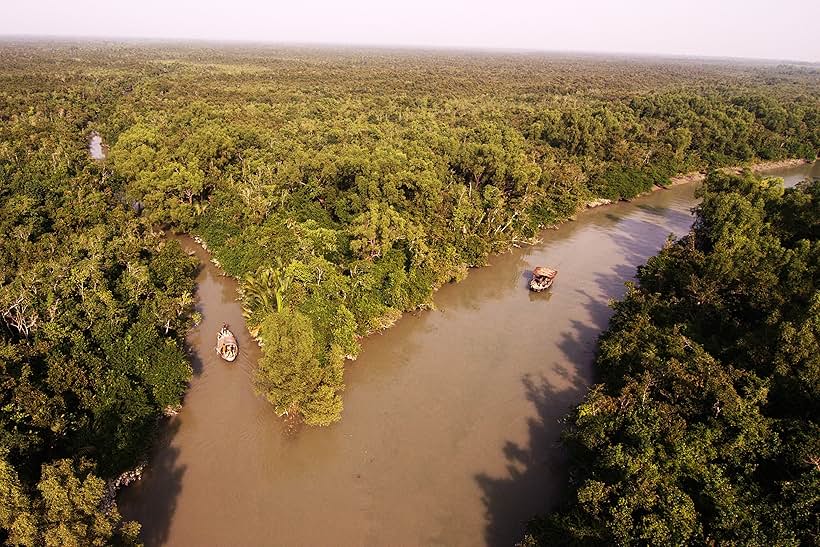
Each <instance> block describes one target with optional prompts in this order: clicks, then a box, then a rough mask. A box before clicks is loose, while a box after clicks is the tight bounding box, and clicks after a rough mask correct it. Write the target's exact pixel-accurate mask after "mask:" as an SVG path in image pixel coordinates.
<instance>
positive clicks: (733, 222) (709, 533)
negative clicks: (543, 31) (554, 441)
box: [530, 172, 820, 545]
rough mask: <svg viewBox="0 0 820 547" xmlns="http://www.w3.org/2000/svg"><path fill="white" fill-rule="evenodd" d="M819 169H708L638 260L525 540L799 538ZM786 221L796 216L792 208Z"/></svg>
mask: <svg viewBox="0 0 820 547" xmlns="http://www.w3.org/2000/svg"><path fill="white" fill-rule="evenodd" d="M818 189H820V181H817V180H815V181H813V182H806V183H802V184H800V185H798V186H797V187H795V188H792V189H789V190H786V191H785V192H784V190H783V187H782V181H780V180H777V179H765V178H764V179H760V178H758V177H755V176H753V175H751V174H750V173H748V172H746V173H743V174H741V175H739V176H734V175H726V174H721V173H719V172H713V173H712V174H710V176H709V178H708V179H707V181H706V184H705V186H704V187H703V189H702V191H701V195H702V198H703V201H702V203H701V205H700V206H699V208H698V210H697V220H696V222H695V225H694V228H693V231H692V233H691V234H690V235H689V236H687V237H685V238H683V239H682V240H680V241H678V242H671V243H670V244H669V245H668V246H667V247H665V248H664V249H663V250H662V251H661V252H660V253H659V254H658V255H657V256H656V257H654V258H652V259H650V260H649V262H648V263H647V264H646V265H645V266H643V267H641V268H640V269H639V271H638V279H639V285H638V286H631V287H630V288H629V291H628V293H627V295H626V297H625V298H624V300H622V301H621V302H618V303H616V304H615V314H614V316H613V317H612V319H611V322H610V326H609V329H608V330H607V331H606V332H605V333H604V334H603V335H602V336H601V339H600V342H599V353H598V357H597V361H596V364H597V367H598V369H599V371H600V373H601V380H602V382H603V383H602V384H600V385H597V386H595V387H594V388H593V389H592V390H591V391H590V393H589V394H588V395H587V397H586V399H585V400H584V401H583V402H582V403H581V404H580V405H578V407H577V408H576V409H575V410H574V412H573V413H572V414H571V416H570V418H569V428H568V431H567V432H566V434H565V443H566V444H567V446H568V447H569V448H570V450H571V452H572V462H573V466H574V473H573V477H574V480H573V490H574V496H573V499H571V501H570V503H568V504H567V505H566V506H565V507H564V508H562V509H561V510H559V511H558V512H555V513H553V514H551V515H549V516H547V517H545V518H541V519H536V520H535V521H534V522H533V523H532V524H531V526H530V540H531V541H533V542H534V541H536V540H537V542H538V543H539V544H544V545H553V544H596V545H609V544H653V545H669V544H675V545H681V544H701V543H716V544H743V545H798V544H807V545H811V544H813V542H815V541H816V539H817V537H818V531H820V518H818V515H820V511H819V509H820V497H818V492H820V489H819V488H818V487H820V467H818V462H820V459H818V454H819V452H818V450H820V422H818V416H820V389H818V386H820V287H818V286H817V280H818V279H820V240H818V238H817V235H818V234H817V232H816V231H813V230H812V229H811V228H809V227H810V226H813V227H816V225H817V222H818V221H820V215H818V209H817V201H816V196H817V193H818ZM796 219H800V220H796Z"/></svg>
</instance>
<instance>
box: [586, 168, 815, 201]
mask: <svg viewBox="0 0 820 547" xmlns="http://www.w3.org/2000/svg"><path fill="white" fill-rule="evenodd" d="M810 163H814V162H813V161H809V160H805V159H799V158H789V159H785V160H776V161H760V162H755V163H752V164H749V165H738V166H733V167H723V168H721V171H724V172H726V173H734V174H739V173H741V172H742V171H743V170H744V169H751V170H752V172H754V173H758V174H761V173H766V172H767V171H775V170H778V169H789V168H791V167H797V166H800V165H806V164H810ZM704 180H706V172H705V171H690V172H688V173H681V174H679V175H675V176H674V177H672V178H670V179H669V184H668V185H666V186H653V187H652V189H651V190H649V191H648V192H643V193H642V194H638V195H637V196H635V197H634V198H632V199H637V198H640V197H643V196H646V195H649V194H651V193H652V192H659V191H661V190H668V189H669V188H672V187H673V186H680V185H681V184H692V183H696V182H703V181H704ZM621 201H631V200H621ZM612 203H614V202H613V200H611V199H606V198H597V199H594V200H592V201H590V202H588V203H587V204H586V209H595V208H596V207H602V206H604V205H610V204H612Z"/></svg>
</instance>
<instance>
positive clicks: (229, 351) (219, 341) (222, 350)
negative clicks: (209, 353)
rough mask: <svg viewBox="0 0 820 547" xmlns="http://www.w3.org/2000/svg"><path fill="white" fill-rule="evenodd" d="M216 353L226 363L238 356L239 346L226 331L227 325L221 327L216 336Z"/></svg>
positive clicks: (228, 331)
mask: <svg viewBox="0 0 820 547" xmlns="http://www.w3.org/2000/svg"><path fill="white" fill-rule="evenodd" d="M216 352H217V353H218V354H219V356H220V357H222V358H223V359H225V360H226V361H228V362H231V361H233V360H234V359H236V356H237V355H239V346H238V345H237V343H236V337H235V336H234V335H233V333H232V332H231V331H230V329H228V325H227V324H225V325H222V328H221V329H220V331H219V334H217V335H216Z"/></svg>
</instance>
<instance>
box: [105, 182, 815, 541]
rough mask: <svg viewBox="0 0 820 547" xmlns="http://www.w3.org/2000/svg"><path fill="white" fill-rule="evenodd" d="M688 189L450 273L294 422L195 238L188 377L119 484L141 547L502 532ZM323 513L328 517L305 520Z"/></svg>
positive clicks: (556, 459)
mask: <svg viewBox="0 0 820 547" xmlns="http://www.w3.org/2000/svg"><path fill="white" fill-rule="evenodd" d="M819 167H820V166H819ZM806 173H807V171H805V172H804V171H801V172H800V175H799V177H797V176H791V179H792V182H793V181H794V180H795V179H796V178H802V177H803V176H804V175H805V174H806ZM784 176H789V175H788V174H786V175H784ZM693 193H694V189H693V187H692V186H685V185H682V186H679V187H674V188H670V189H669V190H668V191H666V192H655V193H652V194H651V195H648V196H645V197H644V198H642V199H640V200H635V201H633V202H631V203H630V202H620V203H616V204H613V205H612V206H611V207H606V208H601V209H597V210H593V211H589V212H587V213H586V214H583V215H579V216H578V219H577V220H576V221H575V222H566V223H564V224H562V225H561V226H560V227H559V228H558V229H557V230H550V231H549V232H544V233H543V241H541V242H540V243H538V244H535V245H531V246H526V247H522V248H519V249H514V250H512V251H511V252H507V253H501V254H497V255H494V256H492V257H490V260H489V265H488V267H484V268H475V269H473V270H472V271H471V272H470V275H469V276H467V278H466V279H465V280H464V281H462V282H460V283H452V284H447V285H445V286H443V287H442V288H441V290H439V291H438V292H437V293H436V295H435V304H436V308H435V310H432V311H428V312H425V313H407V314H404V316H403V317H402V318H401V319H400V320H399V321H398V322H397V323H396V325H395V326H393V327H392V328H391V329H390V330H389V331H387V332H385V334H384V336H370V337H368V338H366V339H365V340H363V349H362V352H361V354H360V355H359V359H358V361H357V364H356V366H350V367H348V368H347V369H346V370H345V383H346V385H347V390H346V393H345V413H344V419H343V420H342V421H340V422H338V423H336V424H333V425H332V426H330V427H327V428H302V429H300V430H299V432H298V434H297V435H289V434H288V432H287V424H285V423H284V422H283V420H281V419H280V418H277V417H276V415H275V414H274V412H273V409H272V407H271V406H270V405H269V404H268V403H267V402H266V401H265V400H264V399H263V398H261V397H259V396H257V395H256V394H255V393H254V391H253V388H252V385H251V382H250V381H249V378H250V376H251V375H252V374H253V368H254V366H255V360H256V358H257V357H258V355H259V352H258V349H257V348H256V344H255V343H254V342H253V340H252V338H251V337H250V335H249V334H248V333H247V332H246V331H244V330H243V329H238V328H237V329H236V330H234V333H235V334H237V336H239V337H241V338H240V340H239V342H240V347H242V348H243V350H242V353H240V357H239V359H238V360H237V363H235V364H233V365H228V364H226V363H224V362H221V361H220V360H219V358H218V356H217V355H216V353H215V352H214V351H213V344H214V336H215V333H216V331H217V330H218V329H219V326H220V325H221V322H222V321H228V322H230V323H231V325H232V327H233V326H236V327H239V326H240V325H241V324H242V314H241V309H240V307H239V304H238V302H236V294H237V293H236V281H235V279H234V278H232V277H228V276H223V275H221V274H220V272H219V271H218V270H217V269H216V268H215V265H214V264H213V263H211V262H210V258H209V256H208V255H207V254H206V253H205V251H204V250H203V249H202V248H201V246H199V245H197V244H195V243H194V242H193V241H190V243H189V244H188V245H186V249H192V250H194V251H195V252H196V254H197V256H198V257H199V258H200V260H201V262H202V263H203V264H204V265H205V267H204V268H203V269H202V271H201V272H200V277H199V278H198V281H199V283H200V289H199V292H198V295H197V296H198V305H197V306H198V310H199V311H200V312H201V313H202V315H203V323H202V324H201V325H200V326H199V327H197V329H195V330H194V331H193V332H192V333H191V335H190V337H189V344H190V345H191V346H192V347H193V348H194V350H195V351H194V362H193V365H194V377H193V379H192V382H191V387H190V389H189V392H188V394H187V395H186V398H185V405H184V407H183V408H182V410H181V412H180V413H179V415H177V416H175V417H173V418H171V419H170V420H169V425H168V428H167V430H166V431H165V433H164V435H162V437H161V438H160V439H159V440H158V442H157V444H156V445H155V449H154V454H153V456H152V458H151V460H150V461H151V463H150V466H149V467H148V468H147V469H146V470H145V472H144V477H143V479H142V480H140V481H138V482H137V483H135V484H134V485H131V486H129V487H128V488H125V489H124V490H123V491H122V493H121V495H120V509H121V511H122V513H123V514H124V515H125V516H126V518H128V519H135V520H138V521H140V522H142V523H143V535H142V538H143V540H144V541H145V543H146V545H148V546H152V545H162V544H169V545H205V544H207V545H213V544H226V545H227V544H246V545H259V544H266V543H270V542H271V541H272V540H271V538H274V539H275V541H276V542H277V543H281V544H290V545H326V544H341V545H375V544H413V545H431V544H433V545H454V546H461V545H465V546H466V545H470V546H474V545H512V544H513V543H515V542H516V541H517V540H519V539H520V537H521V533H522V523H523V522H525V521H526V520H527V519H529V518H530V517H531V516H532V515H534V514H539V513H541V514H543V513H545V512H547V511H548V510H549V509H550V508H551V507H553V506H554V504H555V503H557V502H558V500H559V499H560V495H561V491H562V488H563V485H564V482H565V480H566V467H565V463H566V457H565V455H564V452H563V449H562V448H561V447H560V445H559V443H558V441H559V438H560V435H561V431H562V429H563V426H562V422H561V418H562V417H563V416H565V415H566V413H567V412H568V411H569V409H570V408H572V407H573V406H574V405H576V404H577V403H578V401H580V400H581V399H582V398H583V396H584V394H585V393H586V390H587V386H588V385H589V383H590V382H591V381H593V372H592V366H591V363H592V358H593V356H594V352H595V347H596V345H595V344H596V340H597V338H598V335H599V334H600V332H601V330H602V329H604V328H606V325H607V323H608V320H609V316H610V314H611V312H612V310H611V309H610V308H609V307H608V306H607V303H608V302H609V300H610V299H613V298H620V297H621V296H623V292H624V281H625V280H628V279H630V278H631V276H632V275H634V272H635V268H636V267H637V266H639V265H640V264H642V263H644V262H645V261H646V259H647V258H648V257H649V256H651V255H653V254H655V253H656V252H657V251H658V249H659V248H660V247H661V246H662V245H663V244H664V242H665V241H666V239H667V237H668V235H669V234H670V233H673V234H676V235H682V234H685V233H686V232H687V231H688V230H689V228H690V226H691V223H692V216H691V214H690V210H691V208H692V207H693V206H694V204H695V203H696V200H695V198H694V196H693ZM538 264H550V265H555V266H557V267H558V268H559V269H560V270H561V274H559V277H558V279H557V281H556V284H555V287H553V289H552V291H549V292H547V293H540V294H534V293H531V292H530V291H528V290H527V288H526V286H527V279H526V277H525V276H523V275H522V273H523V272H525V271H527V270H530V269H532V268H533V267H534V266H535V265H538ZM246 347H247V351H246V350H245V349H244V348H246ZM397 432H400V434H397ZM214 508H218V511H219V518H213V515H214V510H215V509H214ZM316 514H322V515H324V517H325V518H324V521H323V522H324V523H325V525H323V526H315V525H311V523H312V522H314V520H315V519H312V518H311V516H312V515H316Z"/></svg>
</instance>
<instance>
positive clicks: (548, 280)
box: [530, 266, 558, 292]
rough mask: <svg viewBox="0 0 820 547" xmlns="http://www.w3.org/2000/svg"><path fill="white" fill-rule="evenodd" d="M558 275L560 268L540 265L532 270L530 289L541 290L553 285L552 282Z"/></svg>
mask: <svg viewBox="0 0 820 547" xmlns="http://www.w3.org/2000/svg"><path fill="white" fill-rule="evenodd" d="M556 275H558V270H553V269H552V268H545V267H544V266H538V267H536V268H535V269H534V270H533V271H532V279H530V290H531V291H535V292H541V291H545V290H547V289H549V288H550V287H552V282H553V281H555V276H556Z"/></svg>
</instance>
